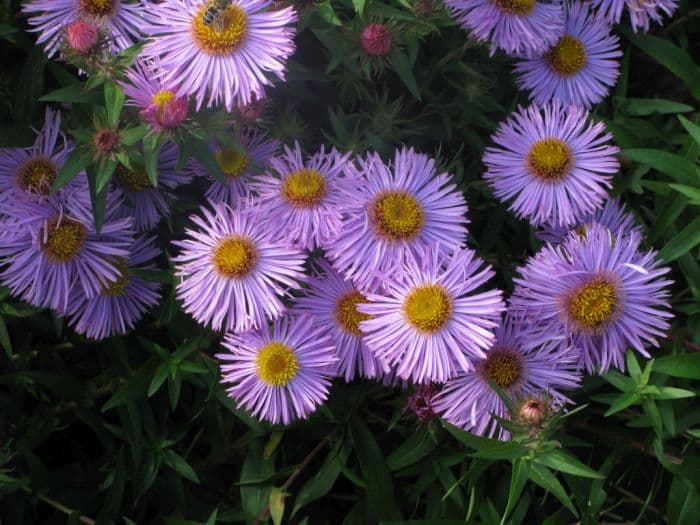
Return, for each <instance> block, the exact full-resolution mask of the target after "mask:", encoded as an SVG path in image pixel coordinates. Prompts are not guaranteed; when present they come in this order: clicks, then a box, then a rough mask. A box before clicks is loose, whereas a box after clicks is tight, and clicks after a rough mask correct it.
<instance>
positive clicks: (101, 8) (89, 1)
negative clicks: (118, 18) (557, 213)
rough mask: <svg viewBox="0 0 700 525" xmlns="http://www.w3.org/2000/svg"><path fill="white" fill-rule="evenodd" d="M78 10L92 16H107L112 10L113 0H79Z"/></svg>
mask: <svg viewBox="0 0 700 525" xmlns="http://www.w3.org/2000/svg"><path fill="white" fill-rule="evenodd" d="M80 10H81V11H82V12H83V13H86V14H88V15H92V16H107V15H109V14H111V13H112V11H113V10H114V0H80Z"/></svg>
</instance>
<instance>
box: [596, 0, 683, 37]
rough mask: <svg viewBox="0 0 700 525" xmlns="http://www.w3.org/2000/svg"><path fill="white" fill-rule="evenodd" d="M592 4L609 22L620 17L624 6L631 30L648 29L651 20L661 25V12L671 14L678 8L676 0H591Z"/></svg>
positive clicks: (617, 21) (615, 21)
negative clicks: (627, 12)
mask: <svg viewBox="0 0 700 525" xmlns="http://www.w3.org/2000/svg"><path fill="white" fill-rule="evenodd" d="M591 3H592V4H593V6H595V8H596V9H597V10H598V12H599V13H600V14H601V15H603V16H604V17H605V19H606V20H607V21H608V22H610V23H611V24H617V23H619V22H620V20H621V19H622V12H623V11H624V9H625V7H627V9H628V10H629V15H630V24H631V25H632V30H634V31H635V32H636V31H637V29H639V28H642V30H643V31H644V32H647V31H649V23H650V22H651V21H654V22H656V23H657V24H659V25H661V24H662V23H663V14H664V13H665V14H666V15H667V16H672V15H673V13H674V12H675V10H676V9H678V0H592V2H591Z"/></svg>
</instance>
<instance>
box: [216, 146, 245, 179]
mask: <svg viewBox="0 0 700 525" xmlns="http://www.w3.org/2000/svg"><path fill="white" fill-rule="evenodd" d="M214 156H215V157H216V162H217V163H218V164H219V167H220V168H221V171H223V172H224V175H226V178H228V179H231V180H235V179H238V178H240V177H242V176H243V175H244V174H245V172H246V170H247V169H248V167H249V166H250V157H248V155H246V154H245V153H242V152H240V151H238V150H235V149H233V148H223V149H220V150H219V151H217V152H216V153H215V155H214Z"/></svg>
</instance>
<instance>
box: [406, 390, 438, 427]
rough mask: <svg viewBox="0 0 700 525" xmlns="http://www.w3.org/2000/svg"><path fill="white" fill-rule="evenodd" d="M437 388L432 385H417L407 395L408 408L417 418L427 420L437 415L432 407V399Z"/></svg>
mask: <svg viewBox="0 0 700 525" xmlns="http://www.w3.org/2000/svg"><path fill="white" fill-rule="evenodd" d="M438 392H439V390H438V388H437V387H436V386H434V385H418V386H416V387H415V391H414V392H413V394H411V395H410V396H409V397H408V408H410V409H411V410H412V411H413V412H414V413H415V414H416V417H417V418H418V419H420V420H421V421H428V420H431V419H435V418H436V417H438V414H437V413H436V412H435V408H434V407H433V400H434V398H435V396H436V395H437V393H438Z"/></svg>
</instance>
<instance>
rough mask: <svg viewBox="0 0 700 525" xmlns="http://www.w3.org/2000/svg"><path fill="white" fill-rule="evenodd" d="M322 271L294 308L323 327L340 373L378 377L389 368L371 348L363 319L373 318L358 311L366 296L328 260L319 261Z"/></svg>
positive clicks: (353, 377)
mask: <svg viewBox="0 0 700 525" xmlns="http://www.w3.org/2000/svg"><path fill="white" fill-rule="evenodd" d="M318 265H319V267H320V268H321V270H322V272H323V273H322V274H320V275H318V277H316V278H315V279H312V280H311V281H310V282H309V288H308V291H307V292H306V294H305V295H304V296H302V297H300V298H299V299H297V301H296V303H295V306H294V310H295V311H298V312H302V313H308V314H310V315H312V316H313V318H314V326H319V327H322V328H323V333H325V334H329V335H330V337H331V341H332V342H333V344H334V345H335V346H336V348H337V349H338V375H339V376H344V377H345V381H347V382H350V381H352V380H353V379H356V378H372V379H376V378H379V377H381V376H382V375H383V374H385V373H388V372H389V367H388V366H387V365H386V364H384V363H383V362H382V361H380V360H378V359H377V358H376V357H374V355H373V354H372V352H370V351H369V349H368V348H367V345H366V343H365V341H364V338H363V337H362V332H361V331H360V322H362V321H365V320H367V319H369V318H370V316H369V315H367V314H363V313H361V312H359V311H358V310H357V305H358V304H360V303H366V302H367V299H366V298H365V296H364V295H363V294H362V293H361V292H359V291H358V290H357V288H355V287H354V286H353V285H352V284H351V283H350V282H348V281H346V280H344V279H343V278H342V277H341V276H340V275H339V274H338V273H337V272H336V271H335V270H334V269H333V268H332V267H331V265H330V264H328V263H327V262H326V261H325V260H320V261H319V263H318Z"/></svg>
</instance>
